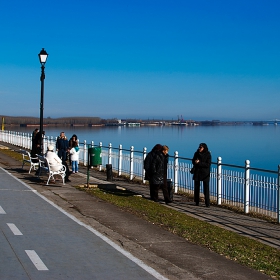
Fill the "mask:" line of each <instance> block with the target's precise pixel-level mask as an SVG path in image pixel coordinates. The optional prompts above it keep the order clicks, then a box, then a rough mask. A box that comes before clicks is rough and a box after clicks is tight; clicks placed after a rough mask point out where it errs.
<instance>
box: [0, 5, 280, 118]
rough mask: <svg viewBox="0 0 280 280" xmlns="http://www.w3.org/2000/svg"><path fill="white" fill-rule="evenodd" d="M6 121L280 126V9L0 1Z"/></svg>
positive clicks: (0, 80)
mask: <svg viewBox="0 0 280 280" xmlns="http://www.w3.org/2000/svg"><path fill="white" fill-rule="evenodd" d="M0 30H1V33H0V34H1V44H0V50H1V51H0V97H1V102H0V115H8V116H34V117H39V112H40V89H41V87H40V75H41V65H40V63H39V59H38V53H39V52H40V51H41V49H42V48H45V50H46V51H47V52H48V54H49V57H48V60H47V63H46V65H45V66H46V68H45V73H46V79H45V98H44V117H51V118H56V117H67V116H92V117H102V118H123V119H125V118H142V119H153V118H160V119H161V118H163V119H166V118H169V119H177V117H178V115H179V116H181V115H182V116H183V118H184V119H186V120H187V119H194V120H213V119H220V120H242V119H244V120H260V119H261V120H270V119H275V118H277V119H280V1H279V0H212V1H209V0H195V1H194V0H192V1H189V0H182V1H181V0H168V1H167V0H119V1H115V0H114V1H113V0H109V1H107V0H102V1H101V0H100V1H96V0H75V1H74V0H67V1H65V0H49V1H38V0H34V1H31V0H25V1H22V0H21V1H19V0H10V1H1V2H0Z"/></svg>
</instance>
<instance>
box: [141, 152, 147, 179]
mask: <svg viewBox="0 0 280 280" xmlns="http://www.w3.org/2000/svg"><path fill="white" fill-rule="evenodd" d="M146 156H147V148H146V147H145V148H144V149H143V167H142V182H143V184H145V183H146V180H145V175H146V172H145V168H144V161H145V158H146Z"/></svg>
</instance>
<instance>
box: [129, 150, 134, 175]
mask: <svg viewBox="0 0 280 280" xmlns="http://www.w3.org/2000/svg"><path fill="white" fill-rule="evenodd" d="M133 151H134V147H133V146H131V147H130V180H133Z"/></svg>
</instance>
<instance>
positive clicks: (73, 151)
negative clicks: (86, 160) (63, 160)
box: [70, 142, 80, 173]
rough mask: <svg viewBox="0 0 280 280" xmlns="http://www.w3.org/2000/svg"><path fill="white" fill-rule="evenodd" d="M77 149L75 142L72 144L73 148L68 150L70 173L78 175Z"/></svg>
mask: <svg viewBox="0 0 280 280" xmlns="http://www.w3.org/2000/svg"><path fill="white" fill-rule="evenodd" d="M79 152H80V151H79V147H78V143H77V142H73V148H72V149H71V150H70V157H71V164H72V173H78V171H79V164H78V163H79Z"/></svg>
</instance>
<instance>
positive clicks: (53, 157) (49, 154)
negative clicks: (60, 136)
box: [46, 145, 63, 171]
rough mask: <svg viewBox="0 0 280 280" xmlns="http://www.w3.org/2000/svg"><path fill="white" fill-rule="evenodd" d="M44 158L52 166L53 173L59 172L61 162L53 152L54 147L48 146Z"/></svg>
mask: <svg viewBox="0 0 280 280" xmlns="http://www.w3.org/2000/svg"><path fill="white" fill-rule="evenodd" d="M46 158H47V159H48V161H49V164H50V165H52V169H53V170H54V171H59V170H60V169H61V168H62V166H63V164H62V160H61V159H60V158H59V157H58V155H57V154H56V153H55V152H54V146H52V145H49V146H48V151H47V153H46Z"/></svg>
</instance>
